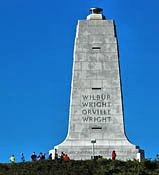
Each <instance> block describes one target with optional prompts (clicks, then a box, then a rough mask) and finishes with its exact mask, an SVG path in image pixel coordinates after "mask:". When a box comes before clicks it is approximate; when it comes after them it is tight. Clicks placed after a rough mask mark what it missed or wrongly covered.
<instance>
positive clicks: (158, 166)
mask: <svg viewBox="0 0 159 175" xmlns="http://www.w3.org/2000/svg"><path fill="white" fill-rule="evenodd" d="M150 174H151V175H158V174H159V162H158V161H151V160H143V161H141V162H140V163H139V162H138V161H136V160H135V161H126V162H124V161H119V160H115V161H113V160H106V159H99V160H85V161H75V160H62V161H61V160H41V161H36V162H26V163H13V164H0V175H150Z"/></svg>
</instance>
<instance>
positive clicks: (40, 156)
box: [37, 152, 43, 160]
mask: <svg viewBox="0 0 159 175" xmlns="http://www.w3.org/2000/svg"><path fill="white" fill-rule="evenodd" d="M42 156H43V154H42V152H41V153H40V155H39V156H38V157H37V158H38V159H39V160H41V159H42Z"/></svg>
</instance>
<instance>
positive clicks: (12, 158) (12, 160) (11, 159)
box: [10, 155, 15, 163]
mask: <svg viewBox="0 0 159 175" xmlns="http://www.w3.org/2000/svg"><path fill="white" fill-rule="evenodd" d="M10 161H11V162H12V163H15V157H14V155H12V156H11V158H10Z"/></svg>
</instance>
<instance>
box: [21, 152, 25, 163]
mask: <svg viewBox="0 0 159 175" xmlns="http://www.w3.org/2000/svg"><path fill="white" fill-rule="evenodd" d="M21 160H22V162H25V158H24V154H23V153H21Z"/></svg>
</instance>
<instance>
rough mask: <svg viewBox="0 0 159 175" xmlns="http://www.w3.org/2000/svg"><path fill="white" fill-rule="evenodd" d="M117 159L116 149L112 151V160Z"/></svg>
mask: <svg viewBox="0 0 159 175" xmlns="http://www.w3.org/2000/svg"><path fill="white" fill-rule="evenodd" d="M115 159H116V153H115V151H113V152H112V160H115Z"/></svg>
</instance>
